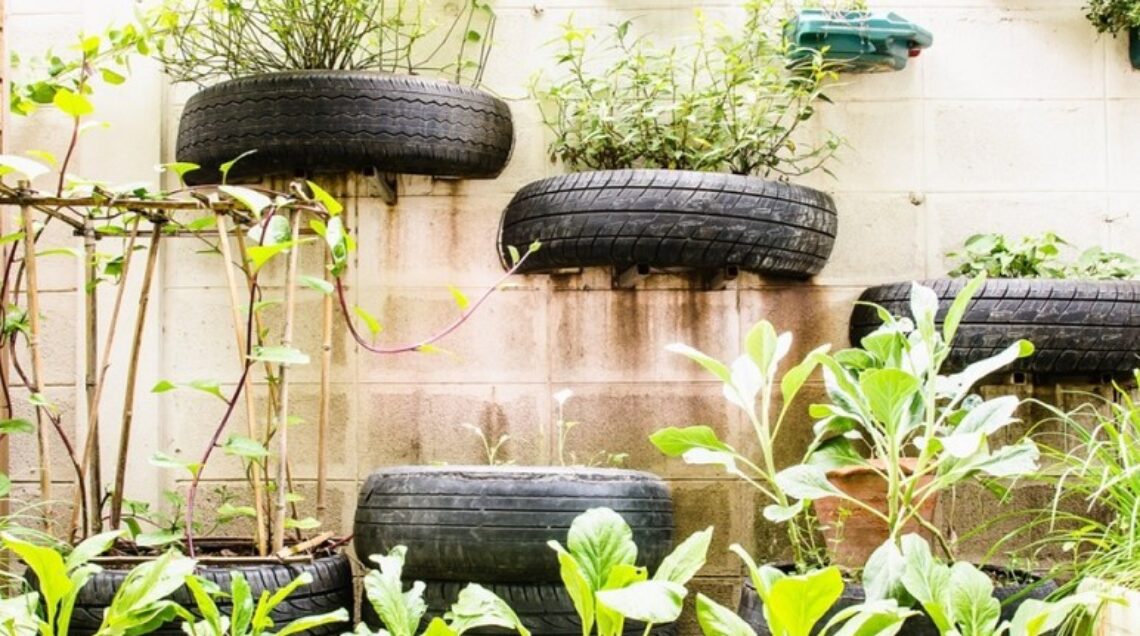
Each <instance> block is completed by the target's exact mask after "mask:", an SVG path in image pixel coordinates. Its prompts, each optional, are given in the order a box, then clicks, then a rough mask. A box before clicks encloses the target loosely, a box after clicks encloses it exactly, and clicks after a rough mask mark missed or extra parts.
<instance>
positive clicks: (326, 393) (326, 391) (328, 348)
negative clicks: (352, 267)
mask: <svg viewBox="0 0 1140 636" xmlns="http://www.w3.org/2000/svg"><path fill="white" fill-rule="evenodd" d="M328 262H329V257H328V255H327V254H326V255H325V264H326V265H328ZM331 277H332V272H330V271H329V269H328V267H325V281H326V282H328V283H330V284H331V283H332V280H331ZM321 309H322V314H323V316H322V317H323V323H322V325H321V329H322V331H321V334H322V341H321V394H320V415H319V416H318V417H319V419H318V421H317V517H319V518H324V514H325V510H326V509H327V508H328V502H327V501H326V498H325V495H326V493H325V490H326V489H327V488H328V430H329V417H330V410H331V402H332V400H331V397H332V396H331V395H330V390H331V387H332V380H331V376H332V325H333V297H332V294H325V297H324V299H322V303H321Z"/></svg>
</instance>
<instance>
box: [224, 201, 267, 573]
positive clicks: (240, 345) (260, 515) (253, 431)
mask: <svg viewBox="0 0 1140 636" xmlns="http://www.w3.org/2000/svg"><path fill="white" fill-rule="evenodd" d="M217 219H218V238H219V239H220V241H219V243H218V244H219V246H220V247H221V250H222V260H223V262H224V263H225V266H224V267H223V269H224V270H225V272H226V286H227V287H228V288H229V292H230V311H231V312H232V317H233V324H234V339H235V341H236V343H237V352H238V363H239V364H240V365H241V366H243V367H244V366H245V364H246V358H245V356H246V350H247V343H246V341H245V334H244V333H243V331H244V329H245V320H243V319H242V316H241V300H240V299H239V296H238V289H237V280H235V279H234V272H233V267H232V262H233V255H232V250H231V249H230V232H229V229H228V228H227V227H226V219H225V216H224V215H223V214H221V213H218V215H217ZM243 259H244V254H243ZM249 310H250V312H252V311H253V308H252V307H250V309H249ZM244 391H245V418H246V422H247V425H246V430H247V432H248V433H249V438H250V439H254V440H256V439H258V433H257V429H258V426H257V414H256V411H255V409H254V397H253V391H252V390H250V382H249V374H246V376H245V388H244ZM250 470H251V471H253V472H254V475H255V477H254V479H252V480H250V481H252V482H253V508H254V511H255V512H256V518H257V525H256V528H257V530H256V537H257V554H258V555H259V556H265V555H267V554H269V550H268V545H267V544H266V539H265V493H264V491H263V490H262V487H263V483H262V480H261V479H258V478H256V472H257V465H256V462H254V464H253V465H251V466H250Z"/></svg>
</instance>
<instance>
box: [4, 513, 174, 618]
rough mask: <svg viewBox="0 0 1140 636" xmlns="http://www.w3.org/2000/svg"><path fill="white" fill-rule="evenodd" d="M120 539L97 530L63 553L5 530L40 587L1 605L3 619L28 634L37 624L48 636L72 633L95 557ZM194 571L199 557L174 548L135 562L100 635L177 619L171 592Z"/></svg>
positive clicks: (8, 544) (9, 545) (106, 614)
mask: <svg viewBox="0 0 1140 636" xmlns="http://www.w3.org/2000/svg"><path fill="white" fill-rule="evenodd" d="M117 538H119V533H118V532H106V533H103V534H99V535H95V536H93V537H91V538H89V539H87V540H85V541H83V542H82V543H80V544H79V545H77V546H75V548H74V549H73V550H72V551H71V553H70V554H68V555H67V556H66V557H64V556H63V555H61V554H60V553H59V552H58V551H57V550H55V549H53V548H50V547H45V546H39V545H35V544H33V543H29V542H27V541H23V540H21V539H17V538H15V537H13V536H12V535H10V534H4V535H2V539H3V544H4V547H5V548H6V549H8V550H10V551H11V552H12V553H14V554H15V555H16V556H18V557H19V558H20V559H21V560H22V561H24V563H26V564H27V565H28V568H29V570H31V571H32V572H33V573H34V574H35V577H36V582H37V590H38V591H37V592H32V593H29V594H25V595H22V596H19V597H16V598H15V599H9V600H8V602H6V603H5V604H4V607H3V608H0V619H2V620H3V621H4V622H5V623H7V624H9V625H14V626H16V627H17V629H16V630H14V631H9V632H8V633H10V634H16V633H21V634H23V633H27V632H26V630H27V628H28V627H29V626H32V625H34V626H36V629H38V631H39V633H40V634H42V635H44V636H67V634H68V629H69V626H70V624H71V616H72V612H73V611H74V609H75V602H76V600H77V599H78V597H79V591H80V589H82V588H83V586H84V585H86V584H87V582H88V581H90V580H91V577H92V576H93V575H94V574H95V573H97V572H99V571H100V570H101V568H100V567H99V566H98V565H95V564H93V563H91V560H92V559H93V558H95V557H97V556H99V555H101V554H103V553H104V552H106V551H107V550H108V549H109V548H110V547H111V545H112V544H113V543H114V542H115V540H116V539H117ZM193 571H194V560H193V559H188V558H185V557H183V556H181V555H180V554H178V553H177V552H174V551H170V552H167V553H165V554H163V555H162V556H160V557H158V558H157V559H155V560H153V561H149V562H147V563H143V564H142V565H139V566H136V567H135V568H134V569H133V570H131V571H130V573H129V574H128V575H127V577H126V579H125V580H124V581H123V583H122V585H120V586H119V589H118V591H117V592H116V593H115V596H114V598H113V599H112V601H111V604H110V605H109V606H108V607H107V608H106V610H105V611H104V614H103V623H102V625H101V626H100V628H99V631H97V632H96V634H97V635H98V636H121V635H123V634H145V633H148V632H151V631H154V630H155V629H156V628H158V627H159V626H161V625H163V624H165V623H167V622H169V621H171V620H173V619H175V618H176V617H177V616H178V615H179V612H180V611H181V608H180V607H179V606H178V605H177V604H176V603H174V602H173V601H170V600H167V597H168V596H170V595H171V594H172V593H174V591H175V590H177V589H178V588H180V587H182V585H183V583H184V582H185V581H186V580H187V577H189V576H190V575H192V574H193ZM41 608H42V614H41V613H39V610H40V609H41Z"/></svg>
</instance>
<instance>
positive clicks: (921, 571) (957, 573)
mask: <svg viewBox="0 0 1140 636" xmlns="http://www.w3.org/2000/svg"><path fill="white" fill-rule="evenodd" d="M879 550H880V552H883V553H887V554H889V555H890V556H889V557H886V558H883V559H880V560H881V561H882V562H891V563H896V564H897V567H892V568H882V569H877V568H871V567H870V565H868V568H867V571H866V572H865V573H864V582H865V587H866V588H867V590H868V597H870V596H871V595H872V593H875V594H876V595H877V596H882V595H896V596H907V595H909V597H911V598H913V599H914V600H915V601H916V602H917V604H918V605H920V606H921V607H922V609H923V610H924V611H925V612H926V615H927V616H929V617H930V619H931V621H932V622H933V623H934V625H935V626H936V627H937V628H938V631H939V633H940V634H943V635H944V636H959V635H963V634H971V635H974V636H1003V635H1007V634H1008V636H1041V635H1042V634H1045V633H1049V632H1051V630H1054V629H1057V628H1059V627H1061V625H1062V624H1063V623H1065V622H1066V621H1068V620H1070V619H1071V618H1073V617H1074V616H1077V615H1082V616H1083V615H1087V613H1088V612H1087V611H1092V612H1095V609H1094V608H1096V607H1097V606H1098V605H1099V604H1100V603H1102V602H1103V600H1104V599H1103V597H1102V595H1101V594H1099V593H1096V592H1092V591H1088V592H1082V593H1079V594H1074V595H1071V596H1067V597H1065V598H1063V599H1062V600H1060V601H1057V602H1046V601H1041V600H1038V599H1033V598H1028V599H1023V600H1022V601H1021V604H1020V605H1019V606H1018V608H1017V611H1016V612H1015V613H1014V616H1013V619H1012V620H1010V621H1002V620H1001V602H1000V601H999V600H998V599H996V598H994V596H993V593H994V581H993V579H992V578H991V577H990V575H988V574H986V573H985V572H983V571H981V570H979V569H978V568H977V567H975V566H973V565H971V564H969V563H963V562H958V563H955V564H953V565H952V566H951V565H947V564H945V563H943V562H941V561H940V560H939V559H937V558H935V557H934V555H933V554H932V553H931V550H930V545H929V544H928V543H927V542H926V541H925V540H924V539H923V538H922V537H920V536H918V535H915V534H908V535H906V536H904V537H903V538H902V540H901V541H900V542H899V544H896V543H894V542H887V543H886V544H884V545H883V546H882V547H881V548H880V549H879Z"/></svg>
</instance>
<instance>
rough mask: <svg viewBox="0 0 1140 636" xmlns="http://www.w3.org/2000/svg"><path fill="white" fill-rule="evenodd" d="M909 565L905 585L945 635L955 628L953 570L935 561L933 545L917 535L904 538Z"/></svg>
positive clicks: (904, 573)
mask: <svg viewBox="0 0 1140 636" xmlns="http://www.w3.org/2000/svg"><path fill="white" fill-rule="evenodd" d="M902 553H903V560H904V562H905V565H904V568H903V574H902V579H901V580H902V584H903V587H904V588H906V591H907V593H909V594H910V595H911V596H913V597H914V599H915V600H916V601H918V602H919V603H921V604H922V608H923V609H924V610H926V614H927V616H929V617H930V618H931V620H933V621H934V624H935V625H936V626H937V627H938V629H939V630H940V631H941V632H942V633H944V634H945V633H948V632H949V631H950V630H951V629H952V628H953V627H954V617H955V614H954V605H953V603H952V599H951V595H950V587H951V584H950V568H949V567H947V566H946V565H943V564H942V563H939V562H937V561H936V560H935V559H934V555H932V554H931V553H930V545H929V544H928V543H927V542H926V541H925V540H924V539H923V538H922V537H920V536H918V535H916V534H908V535H906V536H904V537H903V538H902Z"/></svg>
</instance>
